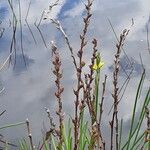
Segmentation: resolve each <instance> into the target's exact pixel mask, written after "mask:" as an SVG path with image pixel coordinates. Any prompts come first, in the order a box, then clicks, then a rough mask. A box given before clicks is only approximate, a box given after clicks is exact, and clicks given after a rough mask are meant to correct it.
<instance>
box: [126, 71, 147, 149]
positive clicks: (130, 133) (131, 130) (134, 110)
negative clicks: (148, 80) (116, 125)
mask: <svg viewBox="0 0 150 150" xmlns="http://www.w3.org/2000/svg"><path fill="white" fill-rule="evenodd" d="M144 79H145V70H144V71H143V73H142V76H141V79H140V83H139V85H138V89H137V93H136V98H135V103H134V108H133V114H132V120H131V127H130V132H129V137H128V144H127V150H129V147H130V141H131V138H132V133H133V126H134V120H135V113H136V107H137V102H138V97H139V92H140V90H141V88H142V83H143V81H144Z"/></svg>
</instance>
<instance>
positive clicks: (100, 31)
mask: <svg viewBox="0 0 150 150" xmlns="http://www.w3.org/2000/svg"><path fill="white" fill-rule="evenodd" d="M11 2H12V3H11ZM54 2H55V1H54V0H51V1H50V2H49V1H47V0H31V1H30V0H26V1H25V0H12V1H10V0H8V1H7V0H1V1H0V65H1V64H3V63H4V62H5V60H6V59H7V58H8V56H9V54H10V53H11V61H9V60H8V61H7V63H6V64H5V66H4V67H3V68H2V69H1V70H0V90H3V91H2V92H1V93H0V112H1V111H3V110H6V112H5V113H4V114H3V115H2V116H1V118H0V119H1V121H0V126H3V125H5V124H10V123H17V122H22V121H25V120H26V118H29V120H30V122H31V126H32V131H33V136H34V138H35V141H36V142H37V141H38V140H39V137H41V129H43V128H47V114H46V112H45V107H47V108H50V110H51V113H52V116H54V117H55V111H56V104H57V103H56V99H55V96H54V92H55V89H56V88H55V83H54V75H53V74H52V68H53V65H52V63H51V62H52V54H51V44H50V42H51V41H54V42H55V43H56V44H57V47H58V49H59V51H60V56H61V59H62V68H63V81H62V84H63V86H64V88H65V90H64V93H63V101H64V105H63V110H64V112H65V116H66V117H68V115H69V114H70V113H71V114H72V113H73V105H74V100H75V97H74V95H73V92H72V89H73V88H74V86H75V85H76V80H75V77H76V73H75V70H74V68H73V64H72V60H71V57H70V51H69V50H68V47H67V45H66V43H65V40H64V37H63V35H62V34H61V33H60V32H59V31H58V30H57V29H56V26H55V25H54V24H52V22H51V20H50V19H51V18H52V19H57V20H59V21H60V23H61V24H62V26H63V28H64V30H65V32H66V34H67V35H68V37H69V40H70V43H71V45H72V47H73V48H74V51H75V52H77V50H78V49H79V44H80V39H79V35H80V33H81V31H82V28H83V21H82V17H83V16H84V15H85V11H84V2H85V3H86V0H83V1H79V0H60V1H59V2H58V5H57V6H54V7H53V9H52V10H51V9H50V8H51V7H49V6H51V5H52V4H54ZM149 6H150V1H149V0H126V1H120V0H109V1H108V0H101V1H100V0H95V1H94V4H93V10H92V14H93V16H92V19H91V24H90V26H89V32H88V35H87V41H88V42H89V44H88V45H87V47H86V49H85V55H84V60H85V62H86V63H87V65H86V66H87V67H85V70H84V71H85V72H86V71H87V70H88V64H89V62H90V57H91V54H92V53H91V52H92V50H91V49H92V44H91V42H92V39H93V38H96V39H97V40H98V49H99V50H100V52H101V56H102V59H103V61H104V62H105V66H104V67H103V69H102V74H101V78H102V80H103V79H104V74H108V78H109V79H108V81H109V82H108V83H111V78H112V69H113V66H112V63H113V59H114V53H115V49H116V47H115V45H116V42H117V40H116V37H115V35H114V33H113V29H114V30H115V33H116V35H117V36H118V37H119V34H120V33H121V32H122V31H123V30H124V29H130V32H129V35H128V36H127V39H126V42H125V45H124V52H122V57H121V66H122V70H121V73H120V85H121V84H122V83H123V82H124V80H125V79H126V77H127V76H126V73H125V72H127V73H129V72H130V71H131V68H130V67H129V66H128V64H129V60H130V61H132V62H134V70H133V75H132V78H131V81H130V83H129V86H128V89H127V91H126V93H125V94H126V95H125V97H124V98H123V100H122V101H121V104H120V110H121V112H120V117H124V118H125V121H126V125H125V127H126V128H128V126H129V118H130V111H128V110H130V109H131V108H132V106H133V102H134V101H133V98H134V97H135V93H136V89H135V88H134V87H137V81H139V79H140V76H141V73H142V65H141V59H142V63H143V64H144V66H145V68H146V72H147V76H146V81H145V84H144V90H143V91H145V90H146V89H147V88H148V87H149V81H150V78H149V76H148V74H150V50H149V49H148V43H147V37H148V36H147V33H148V30H147V29H148V27H149V23H150V9H149ZM50 10H51V11H50ZM45 17H46V18H48V19H44V18H45ZM16 20H17V22H16ZM111 25H112V26H113V29H112V27H111ZM148 34H149V33H148ZM13 37H14V38H13ZM11 45H12V48H11ZM127 56H128V57H127ZM0 67H1V66H0ZM111 87H112V86H107V90H106V100H105V106H107V107H108V109H107V110H109V108H110V107H111V102H112V98H111V92H112V88H111ZM143 93H144V94H145V92H143ZM144 94H143V95H142V96H144ZM139 105H140V104H139ZM107 110H106V111H105V113H104V116H105V117H104V118H107V119H104V123H106V122H107V121H108V120H109V119H110V118H109V117H108V111H107ZM0 133H2V134H3V135H5V137H6V138H9V139H11V140H12V141H15V140H16V139H17V138H19V137H25V136H27V133H26V127H25V126H21V127H15V128H13V129H11V128H10V129H5V130H3V131H0Z"/></svg>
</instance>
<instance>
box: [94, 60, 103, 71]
mask: <svg viewBox="0 0 150 150" xmlns="http://www.w3.org/2000/svg"><path fill="white" fill-rule="evenodd" d="M103 66H104V62H102V61H101V62H99V64H97V63H95V64H94V65H93V67H92V68H93V70H98V69H101V68H102V67H103Z"/></svg>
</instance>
